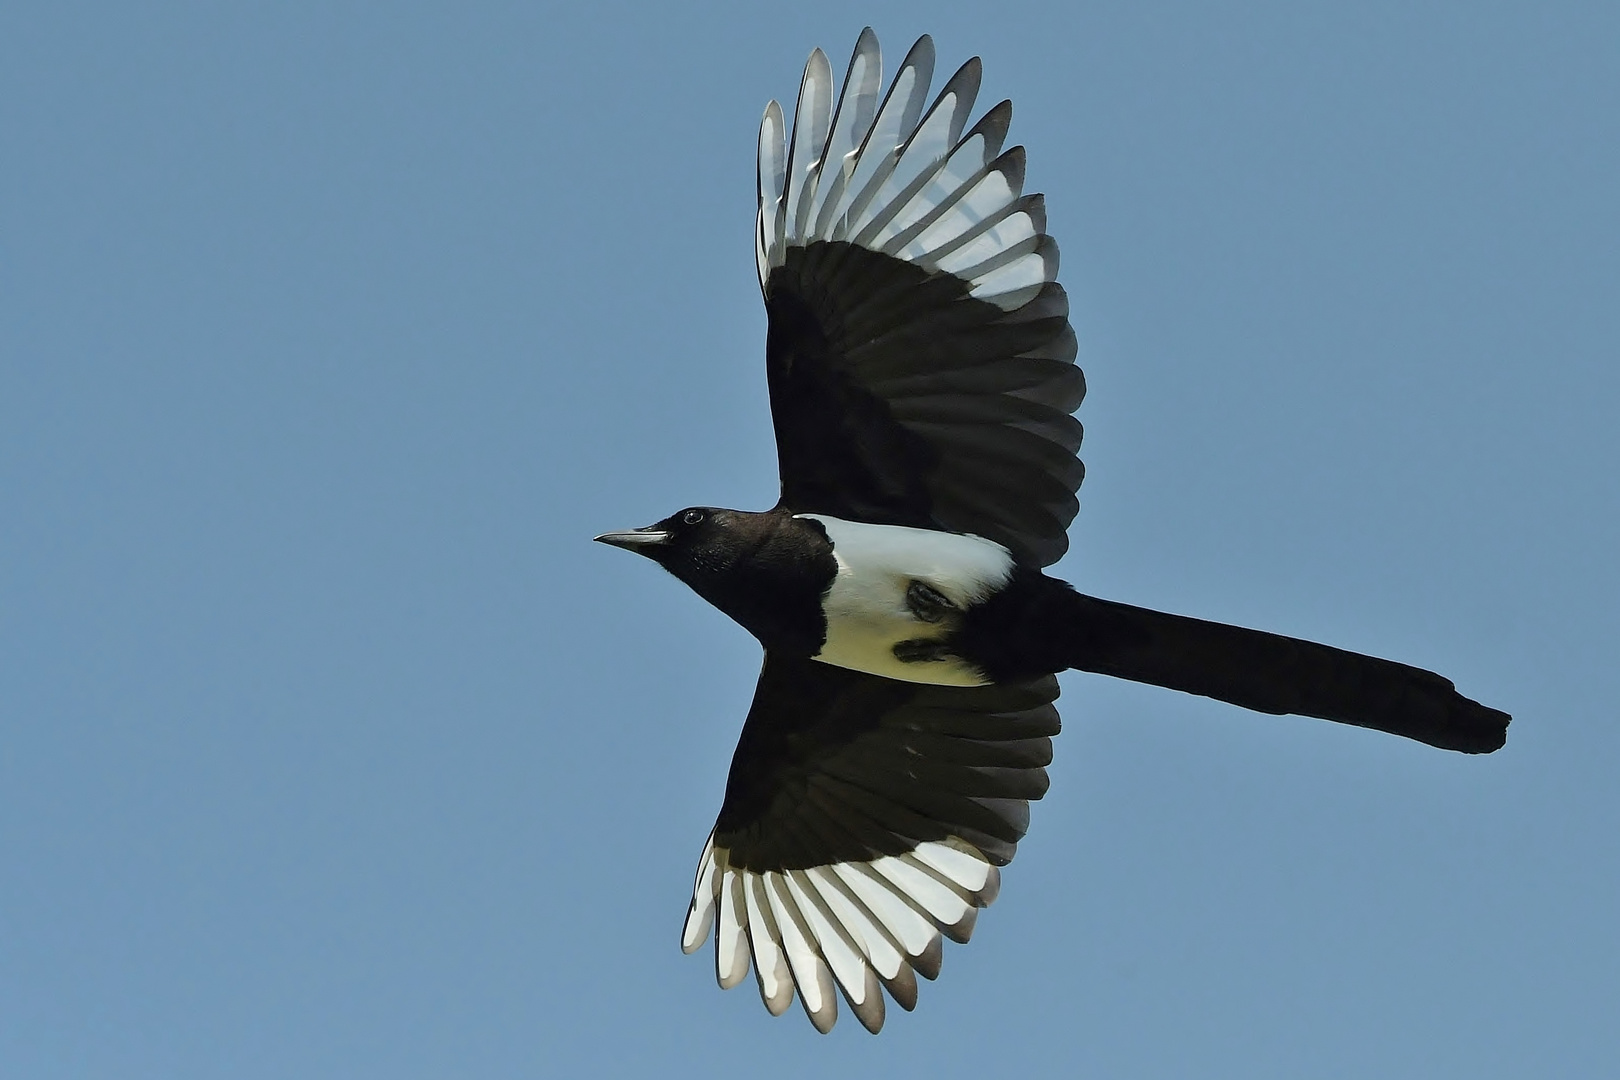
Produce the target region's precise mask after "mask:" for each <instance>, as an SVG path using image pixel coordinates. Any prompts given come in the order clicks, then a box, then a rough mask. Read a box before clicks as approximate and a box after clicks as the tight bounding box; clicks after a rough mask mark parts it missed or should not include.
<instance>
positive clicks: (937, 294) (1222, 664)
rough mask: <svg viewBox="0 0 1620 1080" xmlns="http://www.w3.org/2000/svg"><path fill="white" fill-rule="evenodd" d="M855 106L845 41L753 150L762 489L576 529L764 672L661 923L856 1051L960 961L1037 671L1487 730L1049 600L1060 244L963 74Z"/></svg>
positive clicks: (919, 49)
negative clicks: (617, 553) (748, 645)
mask: <svg viewBox="0 0 1620 1080" xmlns="http://www.w3.org/2000/svg"><path fill="white" fill-rule="evenodd" d="M933 68H934V49H933V43H932V41H931V40H930V39H929V38H928V37H926V36H924V37H923V38H921V39H920V40H918V41H917V43H916V44H915V45H913V46H912V48H911V51H910V52H908V53H907V54H906V57H905V59H904V60H903V61H901V63H900V66H899V69H898V70H897V72H896V73H895V75H894V78H893V80H892V81H891V82H890V83H889V85H888V89H887V91H882V87H881V74H880V69H881V60H880V55H879V50H878V43H877V39H876V37H875V36H874V35H873V33H872V31H871V29H870V28H868V29H866V30H865V31H863V32H862V33H861V35H860V39H859V41H858V42H857V43H856V46H855V50H854V55H853V56H852V58H851V60H850V63H849V68H848V72H847V74H846V75H845V77H844V81H843V87H842V90H841V92H839V93H838V94H837V95H836V98H835V95H834V89H835V87H834V80H833V74H832V69H831V67H830V65H829V64H828V61H827V57H826V55H825V54H824V53H822V51H821V50H820V49H817V50H815V51H814V52H813V53H811V55H810V60H809V63H808V64H807V66H806V67H805V71H804V78H803V81H802V83H801V84H800V88H799V97H798V104H797V106H796V109H795V112H794V118H793V127H792V130H791V131H789V130H788V128H787V127H786V124H785V121H784V118H783V114H782V109H781V107H780V106H779V105H778V104H777V103H776V102H774V101H773V102H771V103H770V104H769V105H768V106H767V107H766V110H765V117H764V120H763V122H762V123H761V126H760V132H759V150H758V155H759V156H758V170H759V171H758V179H757V186H758V211H757V216H756V221H755V224H756V231H755V256H756V261H757V266H758V272H759V284H760V289H761V291H762V292H763V294H764V299H765V308H766V311H767V314H768V317H769V323H768V330H767V335H766V343H765V362H766V375H767V382H768V386H769V391H770V403H771V415H772V419H773V421H774V427H775V435H776V446H777V454H778V460H779V465H780V473H781V497H780V499H779V500H778V501H777V504H776V506H775V507H774V508H773V509H770V510H766V511H763V512H758V513H755V512H745V511H740V510H727V509H720V508H715V507H707V506H697V507H690V508H687V509H684V510H681V511H678V512H677V513H675V514H672V515H671V516H669V517H666V518H664V519H663V520H662V521H659V522H657V523H656V524H654V525H650V526H647V527H646V528H641V529H633V530H629V531H625V532H610V533H604V534H603V535H601V536H598V537H596V539H597V540H599V541H601V542H602V543H605V544H612V545H614V546H616V547H621V548H624V549H627V550H629V551H633V552H636V553H637V554H640V555H644V556H646V557H647V558H649V559H652V560H653V561H654V562H656V563H658V564H659V565H661V566H663V567H664V569H666V570H668V571H669V572H670V573H672V574H674V575H675V576H676V577H677V578H679V579H680V580H681V581H683V582H685V583H686V584H687V585H689V586H690V587H691V588H692V589H694V590H695V591H696V592H697V593H698V595H700V596H702V597H703V598H704V599H705V600H708V601H709V602H710V603H712V604H713V605H715V606H716V607H718V608H719V609H720V610H721V611H723V612H725V613H726V614H727V615H729V616H731V618H732V619H734V620H736V621H737V622H738V623H740V624H741V625H742V626H743V627H744V628H745V629H747V630H748V631H749V632H750V633H752V634H753V635H754V636H755V637H756V638H758V639H759V641H760V643H761V645H763V646H764V650H765V660H764V666H763V669H762V671H761V672H760V676H759V683H758V686H757V688H756V689H755V692H754V699H753V704H752V705H751V707H750V708H749V710H748V716H747V719H746V720H745V721H744V723H743V729H742V734H741V736H740V738H739V740H738V743H737V749H736V752H735V754H734V756H733V758H732V762H731V769H730V772H729V774H728V776H727V780H726V791H725V798H724V801H723V802H722V804H721V807H720V813H719V817H718V818H717V820H716V821H715V825H714V830H713V832H712V833H711V834H710V836H709V839H708V841H707V843H705V845H704V847H703V852H702V855H701V856H700V858H699V864H698V871H697V878H696V881H695V882H694V885H693V889H692V901H691V904H690V907H689V908H688V912H687V917H686V922H685V925H684V927H683V929H682V935H681V944H682V947H683V948H684V949H685V950H686V951H687V952H688V953H690V952H694V951H696V950H697V949H698V948H700V947H701V946H702V945H703V944H704V943H705V942H706V941H707V940H708V939H709V937H710V936H711V932H712V935H713V938H714V941H715V967H716V975H717V977H718V980H719V983H720V985H721V986H722V987H724V988H728V989H729V988H730V987H733V986H736V985H737V984H738V983H739V982H741V981H742V980H743V979H744V978H745V977H746V976H747V974H748V971H749V969H750V967H752V969H753V971H754V974H755V977H756V980H757V982H758V986H759V993H760V996H761V998H762V999H763V1000H764V1003H765V1006H766V1008H767V1009H768V1010H769V1011H770V1012H771V1013H772V1014H774V1015H780V1014H781V1013H782V1012H783V1010H785V1009H786V1008H787V1007H788V1005H789V1004H790V1003H791V1002H792V1000H793V998H794V996H795V994H797V997H798V998H799V1000H800V1002H801V1003H802V1005H803V1007H804V1009H805V1012H806V1013H807V1014H808V1015H809V1017H810V1020H811V1022H812V1023H813V1024H814V1025H815V1027H816V1028H817V1030H819V1031H822V1032H826V1031H828V1030H830V1029H831V1027H832V1025H833V1023H834V1021H835V1020H836V1018H837V1002H836V998H835V992H836V993H841V994H842V996H843V997H844V999H845V1000H846V1001H847V1002H848V1005H849V1008H850V1009H851V1011H853V1012H854V1014H855V1015H856V1017H857V1018H859V1020H860V1022H861V1023H862V1024H863V1025H864V1026H865V1027H866V1028H867V1029H868V1030H870V1031H872V1032H876V1031H878V1030H879V1029H880V1028H881V1027H882V1025H883V1020H884V1000H885V993H886V994H887V996H888V997H889V998H892V999H893V1000H894V1001H895V1002H896V1003H897V1004H898V1005H900V1006H901V1007H902V1008H904V1009H907V1010H909V1009H911V1008H913V1007H914V1006H915V1004H916V1001H917V979H916V977H917V976H918V975H921V976H923V977H924V978H927V979H932V978H934V977H935V976H937V975H938V973H939V969H940V962H941V958H942V947H941V941H942V937H948V938H950V939H952V940H953V941H958V942H963V941H966V940H967V939H968V936H969V934H970V933H971V932H972V930H973V925H974V919H975V917H976V915H977V913H978V910H979V909H980V908H982V907H984V906H986V905H988V904H989V903H990V902H991V901H992V900H993V899H994V898H995V896H996V893H997V891H998V888H999V884H1000V871H999V868H1000V867H1001V866H1004V865H1006V863H1007V862H1008V861H1009V860H1011V858H1012V857H1013V853H1014V851H1015V850H1016V846H1017V844H1018V841H1019V840H1020V839H1022V837H1023V836H1024V833H1025V831H1026V829H1027V828H1028V824H1029V803H1030V801H1031V800H1034V799H1039V798H1040V797H1041V796H1042V795H1043V794H1044V793H1045V792H1046V788H1047V776H1046V771H1045V766H1046V765H1047V764H1049V763H1050V761H1051V759H1052V737H1053V736H1054V735H1056V734H1057V733H1058V714H1057V710H1056V709H1055V708H1054V706H1053V702H1054V701H1055V700H1056V699H1057V696H1058V684H1057V680H1056V678H1055V674H1056V673H1057V672H1060V671H1065V670H1068V669H1077V670H1080V671H1088V672H1095V673H1098V674H1102V675H1111V676H1114V677H1116V678H1122V679H1130V680H1132V681H1135V682H1142V683H1151V684H1153V685H1156V686H1163V687H1168V688H1170V689H1174V690H1181V691H1185V692H1187V693H1191V694H1200V695H1203V696H1206V697H1211V698H1216V699H1218V700H1220V701H1224V702H1229V703H1231V704H1234V705H1238V706H1241V707H1243V708H1247V709H1253V710H1256V711H1259V712H1265V713H1278V714H1282V713H1292V714H1298V715H1302V716H1309V717H1318V718H1321V719H1325V720H1334V721H1338V722H1340V723H1344V724H1354V725H1357V726H1360V727H1364V728H1371V729H1374V730H1377V731H1383V732H1388V733H1391V734H1394V735H1401V736H1405V737H1406V738H1409V739H1415V740H1418V741H1420V742H1424V743H1428V744H1429V745H1431V746H1436V747H1440V748H1443V749H1447V750H1457V751H1462V752H1464V753H1489V752H1491V751H1493V750H1495V749H1497V748H1498V747H1500V746H1502V744H1503V742H1504V741H1505V739H1506V733H1507V725H1508V722H1509V717H1508V716H1507V714H1505V713H1502V712H1499V711H1497V710H1496V709H1491V708H1487V707H1486V706H1484V705H1481V704H1479V703H1477V702H1475V701H1472V700H1470V699H1468V698H1466V697H1463V696H1462V695H1460V694H1458V693H1457V691H1456V690H1455V689H1454V688H1453V686H1452V683H1451V682H1450V681H1448V680H1446V679H1444V678H1442V677H1441V676H1439V675H1436V674H1435V673H1433V672H1430V671H1424V670H1422V669H1420V668H1415V667H1409V666H1407V665H1405V664H1399V663H1395V662H1393V661H1389V660H1381V659H1377V658H1375V657H1371V656H1362V655H1358V654H1356V653H1351V652H1345V651H1343V650H1340V649H1335V648H1331V647H1329V646H1326V645H1319V644H1316V643H1313V642H1309V641H1301V640H1298V639H1296V638H1290V637H1283V636H1281V635H1277V634H1269V633H1264V632H1262V631H1258V630H1249V629H1244V628H1241V627H1236V626H1226V625H1222V624H1220V623H1213V622H1205V621H1203V620H1200V619H1193V618H1187V617H1185V616H1181V615H1172V614H1166V613H1163V612H1158V611H1150V610H1147V609H1145V608H1140V607H1133V606H1131V605H1129V604H1122V603H1117V602H1114V601H1111V600H1103V599H1098V598H1095V597H1091V596H1086V595H1084V594H1082V593H1080V592H1077V591H1076V590H1075V589H1073V588H1072V587H1071V586H1070V585H1068V584H1067V583H1066V582H1063V581H1060V580H1058V579H1056V578H1053V577H1049V576H1047V575H1046V574H1045V573H1044V572H1043V568H1044V567H1047V566H1049V565H1051V564H1052V563H1054V562H1056V561H1057V560H1058V559H1059V558H1060V557H1061V556H1062V555H1063V554H1064V552H1065V551H1066V550H1067V548H1068V538H1067V530H1068V526H1069V523H1070V521H1071V520H1072V519H1073V518H1074V516H1075V513H1076V512H1077V510H1078V509H1079V503H1078V502H1077V500H1076V497H1075V493H1076V492H1077V491H1078V489H1079V486H1080V481H1081V478H1082V476H1083V475H1084V470H1083V468H1082V466H1081V463H1080V461H1079V459H1078V458H1077V457H1076V452H1077V451H1078V449H1079V446H1080V437H1081V426H1080V423H1079V422H1078V421H1077V420H1076V419H1075V418H1074V417H1073V415H1072V413H1073V412H1074V410H1075V409H1076V408H1077V407H1078V406H1079V405H1080V401H1081V398H1082V397H1083V396H1084V394H1085V382H1084V379H1083V377H1082V375H1081V372H1080V369H1079V368H1078V367H1077V366H1076V365H1075V357H1076V352H1077V348H1076V340H1075V335H1074V331H1073V329H1072V328H1071V327H1070V325H1069V320H1068V299H1067V297H1066V295H1065V293H1064V291H1063V289H1062V287H1061V286H1060V285H1058V283H1057V280H1056V277H1057V268H1058V249H1057V245H1056V244H1055V243H1054V242H1053V240H1052V238H1051V237H1050V236H1048V235H1047V233H1046V220H1045V211H1044V203H1043V201H1042V197H1041V196H1040V195H1034V194H1030V195H1026V194H1024V193H1023V181H1024V150H1023V148H1022V147H1018V146H1014V147H1012V148H1011V149H1004V143H1005V142H1006V137H1007V130H1008V124H1009V122H1010V120H1011V116H1012V105H1011V103H1010V102H1007V101H1003V102H1001V103H1000V104H998V105H996V106H994V107H993V108H991V109H990V110H989V111H987V112H985V113H984V114H983V116H982V117H980V118H979V120H978V121H977V122H976V123H974V124H973V125H972V126H971V127H968V124H967V121H968V118H969V114H970V112H971V111H972V108H973V102H974V99H975V97H976V96H977V92H978V89H979V80H980V63H979V60H978V58H976V57H975V58H974V59H971V60H969V61H968V62H967V63H965V64H963V65H962V67H961V68H960V69H958V70H957V71H956V73H955V74H954V75H952V76H951V77H950V78H949V79H948V80H946V82H945V84H944V87H943V88H942V89H941V90H940V92H939V93H938V94H937V95H936V96H935V97H934V98H933V99H932V101H931V102H930V100H929V97H928V91H929V85H930V83H931V82H932V81H933Z"/></svg>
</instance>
